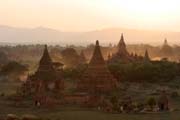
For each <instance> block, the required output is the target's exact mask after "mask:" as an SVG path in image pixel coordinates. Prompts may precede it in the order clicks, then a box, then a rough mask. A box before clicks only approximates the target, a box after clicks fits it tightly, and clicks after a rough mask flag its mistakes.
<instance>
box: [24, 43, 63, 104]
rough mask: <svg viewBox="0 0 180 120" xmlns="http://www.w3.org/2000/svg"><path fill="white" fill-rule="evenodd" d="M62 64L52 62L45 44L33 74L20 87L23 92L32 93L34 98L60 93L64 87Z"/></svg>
mask: <svg viewBox="0 0 180 120" xmlns="http://www.w3.org/2000/svg"><path fill="white" fill-rule="evenodd" d="M62 66H63V64H62V63H59V62H52V59H51V57H50V55H49V52H48V49H47V45H45V49H44V53H43V56H42V58H41V59H40V62H39V67H38V69H37V71H36V72H35V73H34V74H33V75H30V76H28V79H27V81H26V82H25V83H24V85H23V87H22V88H23V91H24V94H26V95H32V96H34V97H35V98H36V99H40V98H43V99H45V98H47V97H54V96H58V95H59V94H61V91H62V90H63V89H64V82H63V80H62ZM39 101H40V100H39Z"/></svg>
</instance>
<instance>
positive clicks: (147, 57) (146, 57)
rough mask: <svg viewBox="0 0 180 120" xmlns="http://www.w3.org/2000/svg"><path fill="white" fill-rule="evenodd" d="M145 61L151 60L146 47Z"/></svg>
mask: <svg viewBox="0 0 180 120" xmlns="http://www.w3.org/2000/svg"><path fill="white" fill-rule="evenodd" d="M144 61H150V57H149V53H148V50H147V49H146V51H145V54H144Z"/></svg>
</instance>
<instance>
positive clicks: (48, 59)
mask: <svg viewBox="0 0 180 120" xmlns="http://www.w3.org/2000/svg"><path fill="white" fill-rule="evenodd" d="M51 63H52V60H51V57H50V55H49V52H48V49H47V45H45V46H44V52H43V56H42V58H41V60H40V65H44V64H51Z"/></svg>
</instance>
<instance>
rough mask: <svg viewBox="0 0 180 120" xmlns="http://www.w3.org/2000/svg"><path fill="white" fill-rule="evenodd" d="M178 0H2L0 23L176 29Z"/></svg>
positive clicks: (179, 18)
mask: <svg viewBox="0 0 180 120" xmlns="http://www.w3.org/2000/svg"><path fill="white" fill-rule="evenodd" d="M179 6H180V0H38V1H37V0H13V1H12V0H4V1H0V16H1V19H0V24H6V25H13V26H23V27H26V26H28V27H29V26H40V25H42V26H47V27H52V28H58V29H62V30H70V31H71V30H73V31H74V30H75V31H76V30H77V31H78V30H80V31H82V30H93V29H99V28H107V27H128V28H143V29H144V28H152V29H156V28H157V29H173V30H175V29H177V30H178V31H180V22H179V21H180V7H179Z"/></svg>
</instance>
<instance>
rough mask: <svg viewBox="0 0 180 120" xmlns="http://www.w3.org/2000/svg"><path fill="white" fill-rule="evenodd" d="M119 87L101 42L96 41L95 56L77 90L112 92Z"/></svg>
mask: <svg viewBox="0 0 180 120" xmlns="http://www.w3.org/2000/svg"><path fill="white" fill-rule="evenodd" d="M116 86H117V80H116V79H115V78H114V77H113V76H112V75H111V73H110V71H109V70H108V68H107V65H106V62H105V61H104V58H103V56H102V53H101V50H100V46H99V41H98V40H97V41H96V45H95V49H94V53H93V56H92V58H91V60H90V63H89V65H88V68H87V70H86V71H85V73H84V74H83V75H82V78H81V79H80V80H79V81H78V83H77V89H78V90H80V91H83V92H88V93H105V92H110V91H112V90H113V89H114V88H116Z"/></svg>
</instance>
